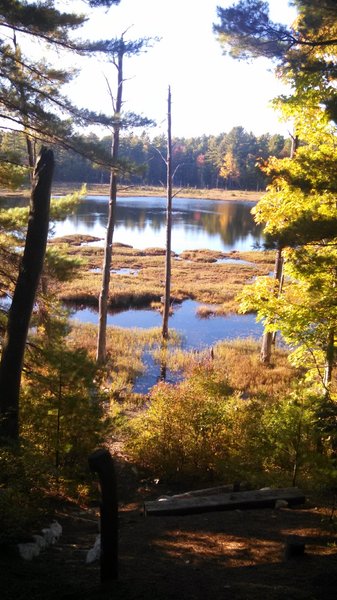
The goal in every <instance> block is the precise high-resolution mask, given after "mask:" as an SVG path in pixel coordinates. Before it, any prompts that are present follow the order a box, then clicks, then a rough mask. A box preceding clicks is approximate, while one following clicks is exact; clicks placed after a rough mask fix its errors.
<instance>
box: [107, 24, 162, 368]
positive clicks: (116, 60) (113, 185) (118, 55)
mask: <svg viewBox="0 0 337 600" xmlns="http://www.w3.org/2000/svg"><path fill="white" fill-rule="evenodd" d="M149 43H150V40H148V39H146V38H143V39H140V40H136V41H126V40H125V34H122V36H121V37H120V38H119V39H116V40H112V41H111V42H109V43H108V44H107V46H106V48H104V52H106V53H107V54H108V56H109V57H110V59H111V61H112V64H113V65H114V67H115V68H116V73H117V81H116V93H115V95H114V94H113V92H112V88H111V86H110V83H109V82H108V80H107V84H108V88H109V93H110V98H111V102H112V106H113V117H112V120H111V121H112V144H111V162H112V166H111V170H110V188H109V211H108V222H107V230H106V237H105V245H104V261H103V273H102V286H101V291H100V295H99V323H98V337H97V350H96V360H97V362H100V363H101V362H104V361H105V360H106V328H107V314H108V303H109V288H110V269H111V260H112V243H113V234H114V227H115V220H116V204H117V190H118V175H119V172H120V170H121V168H122V167H121V165H120V164H118V159H119V146H120V133H121V130H122V129H123V128H127V127H130V126H134V127H136V126H146V125H149V124H151V121H149V119H146V118H142V117H139V116H137V115H135V114H125V115H123V112H122V108H123V86H124V74H123V69H124V59H125V57H128V56H136V55H138V54H139V53H140V52H141V51H142V50H144V49H145V48H146V47H147V46H148V45H149ZM124 166H126V165H124ZM126 168H128V167H127V166H126Z"/></svg>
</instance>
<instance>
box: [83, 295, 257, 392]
mask: <svg viewBox="0 0 337 600" xmlns="http://www.w3.org/2000/svg"><path fill="white" fill-rule="evenodd" d="M199 306H200V303H199V302H196V301H195V300H185V301H184V302H183V303H182V304H175V305H174V307H173V309H174V312H173V314H172V315H171V316H170V317H169V327H170V328H174V329H175V330H176V331H177V332H178V333H179V335H180V336H181V347H182V348H183V349H184V350H196V351H202V350H205V349H206V348H209V347H212V346H214V345H215V344H216V343H217V342H219V341H221V340H228V339H237V338H247V337H251V338H254V339H257V338H259V337H260V336H261V335H262V325H261V323H257V322H256V320H255V316H254V315H252V314H248V315H226V316H214V317H209V318H208V319H202V318H200V317H198V314H197V309H198V307H199ZM72 318H73V319H77V320H79V321H81V322H82V323H94V324H97V323H98V313H97V310H94V309H92V308H81V309H78V310H74V311H73V313H72ZM161 324H162V316H161V315H160V314H159V312H157V311H155V310H150V309H129V310H125V311H122V312H119V313H110V314H109V315H108V325H115V327H137V328H150V327H161ZM142 360H143V362H144V364H145V365H146V370H145V372H144V373H143V374H142V375H140V376H139V377H137V378H136V380H135V382H134V387H133V390H134V392H137V393H141V394H145V393H147V392H148V390H149V389H150V388H151V387H152V386H153V385H155V383H157V381H158V380H159V378H160V373H161V366H160V364H158V362H156V361H155V360H154V358H153V355H152V352H151V351H150V350H149V351H145V352H144V354H143V358H142ZM180 378H181V373H176V372H171V371H170V370H167V371H166V381H168V382H171V383H174V382H176V381H178V380H179V379H180Z"/></svg>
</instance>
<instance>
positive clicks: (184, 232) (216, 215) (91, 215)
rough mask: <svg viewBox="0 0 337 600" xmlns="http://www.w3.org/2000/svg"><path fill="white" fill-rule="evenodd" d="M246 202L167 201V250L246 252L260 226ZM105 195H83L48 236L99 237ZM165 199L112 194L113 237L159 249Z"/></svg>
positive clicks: (103, 221)
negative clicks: (169, 222) (170, 204)
mask: <svg viewBox="0 0 337 600" xmlns="http://www.w3.org/2000/svg"><path fill="white" fill-rule="evenodd" d="M253 206H254V203H252V202H246V201H237V200H236V201H224V200H204V199H195V198H174V199H173V228H172V250H173V251H174V252H176V253H178V254H179V253H180V252H182V251H183V250H187V249H189V250H191V249H201V248H208V249H209V250H219V251H223V252H229V251H231V250H241V251H245V250H252V249H253V248H254V246H255V245H256V244H259V243H262V241H263V237H262V230H261V227H259V226H257V225H256V224H255V223H254V219H253V217H252V215H251V212H250V211H251V209H252V207H253ZM107 216H108V199H107V197H103V196H87V197H86V198H85V199H84V200H82V201H81V203H80V204H79V206H78V208H77V210H76V213H75V214H73V215H71V216H69V217H67V218H66V219H65V220H64V221H59V222H57V223H55V224H54V235H55V236H62V235H69V234H73V233H78V234H80V233H81V234H86V235H92V236H95V237H98V238H104V236H105V228H106V223H107ZM165 227H166V199H165V198H156V197H132V196H130V197H123V198H118V201H117V214H116V225H115V231H114V241H115V242H121V243H124V244H125V243H126V244H130V245H131V246H133V247H134V248H140V249H144V248H149V247H164V246H165Z"/></svg>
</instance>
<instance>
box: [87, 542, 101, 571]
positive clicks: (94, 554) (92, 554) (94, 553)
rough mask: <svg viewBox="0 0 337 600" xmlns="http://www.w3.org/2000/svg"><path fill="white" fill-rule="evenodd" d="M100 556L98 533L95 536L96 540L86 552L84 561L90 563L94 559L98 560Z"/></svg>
mask: <svg viewBox="0 0 337 600" xmlns="http://www.w3.org/2000/svg"><path fill="white" fill-rule="evenodd" d="M100 556H101V536H100V535H98V536H97V537H96V541H95V543H94V545H93V547H92V548H90V550H89V551H88V553H87V558H86V560H85V562H86V563H87V565H90V564H91V563H93V562H95V561H96V560H99V559H100Z"/></svg>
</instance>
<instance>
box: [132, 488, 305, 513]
mask: <svg viewBox="0 0 337 600" xmlns="http://www.w3.org/2000/svg"><path fill="white" fill-rule="evenodd" d="M277 500H286V501H287V502H288V504H289V506H294V505H297V504H303V503H304V502H305V496H304V494H303V492H302V491H301V490H300V489H299V488H295V487H291V488H280V489H262V490H250V491H246V492H232V493H227V494H216V495H210V496H199V497H197V496H193V497H186V498H171V499H164V500H153V501H147V502H144V513H145V515H149V516H164V515H189V514H196V513H202V512H210V511H220V510H235V509H248V508H273V507H274V506H275V502H276V501H277Z"/></svg>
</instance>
